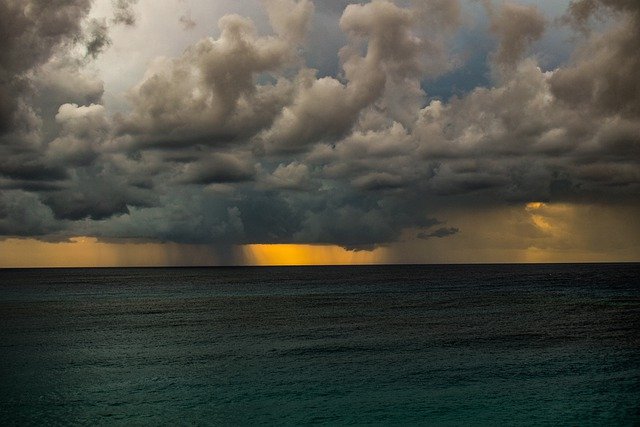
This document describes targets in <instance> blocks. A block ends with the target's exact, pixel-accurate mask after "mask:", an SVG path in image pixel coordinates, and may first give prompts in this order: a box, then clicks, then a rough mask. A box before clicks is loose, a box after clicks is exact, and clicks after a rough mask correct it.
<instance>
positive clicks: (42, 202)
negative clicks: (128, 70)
mask: <svg viewBox="0 0 640 427" xmlns="http://www.w3.org/2000/svg"><path fill="white" fill-rule="evenodd" d="M108 4H109V8H107V9H105V6H104V5H102V6H100V7H102V9H98V10H100V11H101V12H100V13H97V12H95V11H93V12H92V2H91V1H89V0H87V1H79V0H76V1H65V2H45V3H43V2H39V1H22V2H17V1H13V0H0V12H1V13H0V20H2V24H3V25H2V26H1V27H0V28H2V30H1V31H2V32H3V40H5V42H4V49H3V50H2V52H0V77H2V78H1V79H0V132H1V134H0V191H1V192H2V193H1V196H0V235H2V236H18V237H20V236H22V237H27V236H35V237H37V238H40V239H45V240H64V239H66V238H68V237H72V236H77V235H86V236H95V237H98V238H100V239H143V240H144V241H149V240H152V241H162V242H167V241H170V242H178V243H199V244H201V243H204V244H214V245H216V246H218V247H219V248H230V247H232V246H233V245H238V244H256V243H311V244H337V245H341V246H343V247H345V248H348V249H352V250H370V249H374V248H376V247H379V246H381V245H386V246H388V245H393V244H394V242H399V241H405V240H411V241H416V239H417V240H420V241H421V242H422V243H423V244H435V243H434V242H436V243H437V242H444V241H458V240H459V239H462V238H464V236H466V235H469V236H476V235H479V234H478V232H477V230H474V229H471V228H470V223H469V222H465V221H463V220H462V219H460V218H461V217H460V215H459V213H457V212H460V211H465V212H470V211H472V210H473V209H483V210H485V211H486V210H491V209H495V210H500V209H512V207H513V206H514V205H517V204H520V205H521V206H529V205H527V203H531V202H538V203H541V202H550V203H551V204H550V205H549V206H552V205H553V203H563V204H565V205H568V204H574V205H576V206H578V205H581V206H591V205H602V206H605V205H606V206H620V207H621V209H622V208H624V209H625V212H628V211H629V210H631V211H634V210H636V211H637V210H639V206H638V199H637V195H638V194H639V191H640V172H639V171H640V115H639V114H640V92H639V88H640V86H639V83H638V81H639V79H638V72H637V70H638V69H639V65H640V53H639V51H638V45H637V40H638V39H639V38H640V32H639V31H640V30H639V28H640V7H638V4H637V2H634V1H624V0H576V1H574V2H572V3H570V5H569V7H568V9H567V10H566V11H561V12H559V14H560V15H561V18H559V17H558V16H547V12H546V11H545V12H543V10H542V9H541V8H538V7H535V6H531V5H530V4H529V5H524V4H520V3H518V2H517V0H510V1H504V2H499V1H493V2H490V1H486V2H483V3H482V6H484V8H483V7H482V6H480V7H476V6H478V5H477V4H475V6H474V4H472V3H467V2H462V1H461V2H459V1H442V0H428V1H415V2H410V1H391V0H372V1H370V2H348V1H329V2H321V1H315V2H314V1H311V0H263V1H259V2H258V1H256V2H255V4H253V3H252V5H251V8H255V11H256V12H255V14H253V15H252V16H251V17H248V16H244V15H241V14H237V13H231V12H234V11H235V12H238V11H240V9H242V8H241V7H240V6H238V4H236V3H233V4H231V3H229V4H228V5H227V3H225V2H221V3H220V5H219V7H220V9H221V10H222V9H224V8H225V7H226V8H228V10H229V12H230V13H221V16H219V17H218V18H219V19H217V22H216V21H212V22H205V21H203V18H201V17H200V16H198V18H197V20H198V22H197V25H195V22H194V21H193V20H192V19H191V17H190V15H188V16H187V15H184V16H183V18H184V19H182V18H180V19H179V20H178V18H176V16H172V17H171V25H174V26H175V29H176V30H177V31H179V34H180V37H183V38H184V40H188V42H185V44H184V46H183V49H182V50H181V52H180V53H175V52H167V53H166V55H164V56H158V57H156V58H154V59H153V60H152V61H149V63H148V64H145V72H144V73H141V74H140V75H139V76H127V80H132V81H133V80H134V79H136V78H137V83H135V84H132V85H131V87H129V88H128V90H127V91H126V93H125V94H115V93H111V92H109V91H110V90H113V89H112V88H110V87H109V85H106V84H105V83H103V81H102V80H101V73H105V72H107V71H108V72H114V71H113V70H118V69H119V68H118V67H119V66H120V64H119V63H109V62H105V61H100V58H101V57H102V56H105V52H109V50H110V49H113V50H114V51H118V52H124V51H126V49H127V48H128V47H127V46H122V45H119V44H118V42H117V40H118V39H117V38H113V39H112V38H111V34H112V31H116V30H117V31H126V32H130V33H127V34H132V35H133V34H136V33H135V32H136V31H139V28H138V25H141V23H142V22H143V20H140V21H138V23H137V24H136V18H140V17H144V16H145V13H149V10H148V9H147V8H148V7H149V6H148V5H147V3H146V2H136V1H114V2H111V3H108ZM94 7H95V5H94ZM190 7H193V8H195V7H197V5H196V4H195V3H194V4H193V5H190ZM246 7H247V8H249V6H246ZM105 10H107V12H105V13H102V12H104V11H105ZM194 10H195V9H194ZM252 10H253V9H252ZM471 10H476V11H480V10H482V11H484V13H485V15H483V16H482V17H472V16H469V11H471ZM545 10H546V9H545ZM180 13H183V12H180ZM189 13H191V11H189ZM594 22H596V23H597V25H593V23H594ZM327 23H331V25H332V27H331V28H333V29H335V31H336V32H338V33H339V34H338V35H336V34H333V33H332V34H323V33H322V32H321V30H320V27H321V26H322V25H327ZM482 23H484V24H486V28H483V27H482ZM320 24H322V25H320ZM554 25H564V27H563V28H564V29H563V31H575V34H577V35H579V37H575V39H574V41H573V42H572V43H573V44H572V48H573V53H572V54H571V56H570V57H568V58H566V59H565V60H564V61H563V62H562V63H560V64H559V65H558V66H557V67H555V66H554V68H553V69H548V68H545V66H544V61H542V58H543V57H544V52H543V51H541V50H540V49H541V47H540V46H542V45H541V44H539V42H540V41H541V40H544V37H545V35H546V34H547V33H548V32H552V31H558V30H557V28H556V27H555V26H554ZM205 28H206V30H205ZM183 29H188V30H189V31H188V32H184V31H182V30H183ZM472 31H485V32H486V34H485V37H486V40H490V41H491V43H493V48H492V49H491V50H487V52H485V53H484V64H483V68H482V71H479V72H480V73H486V74H487V76H486V79H488V80H487V81H488V83H487V84H486V85H483V86H478V87H475V88H472V89H471V90H468V91H466V92H463V93H461V92H458V91H456V90H454V89H453V88H452V90H451V94H450V96H448V97H438V98H433V97H432V96H431V94H430V93H429V90H428V87H429V82H432V81H434V79H438V78H452V77H451V76H454V75H458V74H456V72H457V70H458V69H459V68H460V67H464V66H465V61H466V60H467V59H468V57H469V55H468V51H467V48H468V47H467V46H465V43H466V42H465V40H466V38H465V37H468V34H471V32H472ZM312 35H313V37H314V39H312V38H311V36H312ZM153 36H155V37H160V36H162V35H161V34H159V33H156V34H154V35H153ZM132 40H136V39H135V37H133V36H132ZM324 40H326V43H325V45H326V46H334V45H335V44H336V43H341V44H340V46H337V47H336V48H335V49H334V50H333V51H331V52H330V53H327V52H326V51H322V52H320V51H318V46H321V45H323V41H324ZM148 42H149V43H151V42H152V40H151V39H150V40H149V41H148ZM132 43H133V42H132ZM132 49H134V50H135V49H139V50H143V49H144V46H133V47H132ZM107 55H108V54H107ZM96 61H97V62H96ZM318 61H326V64H327V66H326V67H325V66H323V64H322V63H320V64H318ZM312 63H313V64H314V65H311V64H312ZM96 64H100V67H98V66H96ZM101 67H102V68H101ZM109 67H112V68H109ZM133 68H135V67H132V69H133ZM333 69H335V71H331V70H333ZM487 70H488V71H487ZM105 93H109V94H110V96H111V98H110V99H115V98H116V97H121V99H122V105H123V106H124V107H122V106H120V107H119V108H118V109H117V110H116V109H115V108H113V106H112V105H110V104H109V103H108V102H105V101H104V98H105ZM454 94H455V95H454ZM531 206H533V205H531ZM563 206H564V205H563ZM531 209H533V208H531ZM550 209H551V208H549V209H546V210H539V212H543V211H544V212H546V213H549V212H552V211H551V210H550ZM526 212H529V211H526ZM531 212H533V211H531ZM536 212H538V211H536ZM539 212H538V213H536V214H535V215H538V216H540V213H539ZM447 215H451V217H452V218H454V220H453V221H452V220H451V219H450V218H448V217H447ZM535 215H534V214H533V213H530V215H529V216H528V217H527V218H529V217H530V218H529V219H528V221H529V223H528V225H527V226H526V227H525V226H523V227H521V228H520V230H521V231H522V233H523V239H538V237H539V235H541V234H540V233H543V234H544V232H548V230H546V231H545V230H544V226H543V225H541V224H543V223H540V224H538V225H537V226H536V225H535V223H532V222H531V221H534V220H535V219H536V218H537V217H536V216H535ZM487 217H489V216H487ZM532 218H533V219H532ZM455 220H460V221H462V222H465V223H464V224H458V223H456V222H455ZM531 224H533V225H531ZM477 226H478V227H481V226H482V225H481V224H477ZM460 230H464V232H461V231H460ZM527 230H528V231H527ZM537 236H538V237H537ZM572 241H573V240H572ZM223 252H224V251H223Z"/></svg>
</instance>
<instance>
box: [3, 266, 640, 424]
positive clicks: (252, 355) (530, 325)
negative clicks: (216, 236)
mask: <svg viewBox="0 0 640 427" xmlns="http://www.w3.org/2000/svg"><path fill="white" fill-rule="evenodd" d="M312 423H320V424H331V425H335V424H338V425H342V424H377V425H388V424H429V425H549V424H553V425H638V424H639V423H640V264H585V265H575V264H574V265H571V264H565V265H477V266H476V265H469V266H460V265H457V266H360V267H281V268H202V269H196V268H175V269H160V268H150V269H42V270H0V425H68V424H74V425H75V424H80V425H83V424H91V425H94V424H121V425H122V424H126V425H130V424H134V425H176V424H177V425H193V424H197V425H210V424H212V425H218V424H224V425H228V424H234V425H235V424H241V425H255V424H287V425H299V424H312Z"/></svg>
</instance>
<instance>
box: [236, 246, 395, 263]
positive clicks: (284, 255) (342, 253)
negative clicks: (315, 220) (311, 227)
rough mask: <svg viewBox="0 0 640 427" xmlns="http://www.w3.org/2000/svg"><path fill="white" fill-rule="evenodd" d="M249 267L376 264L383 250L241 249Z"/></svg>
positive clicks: (323, 248)
mask: <svg viewBox="0 0 640 427" xmlns="http://www.w3.org/2000/svg"><path fill="white" fill-rule="evenodd" d="M242 249H243V252H244V256H245V260H246V263H247V264H251V265H340V264H376V263H383V262H385V259H386V252H387V250H386V249H385V248H376V249H375V250H373V251H349V250H347V249H344V248H342V247H340V246H334V245H299V244H279V245H268V244H255V245H245V246H243V248H242Z"/></svg>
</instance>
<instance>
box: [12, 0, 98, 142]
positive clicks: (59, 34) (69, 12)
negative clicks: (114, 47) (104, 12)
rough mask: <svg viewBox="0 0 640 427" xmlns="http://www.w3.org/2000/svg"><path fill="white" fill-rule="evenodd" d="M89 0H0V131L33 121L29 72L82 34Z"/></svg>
mask: <svg viewBox="0 0 640 427" xmlns="http://www.w3.org/2000/svg"><path fill="white" fill-rule="evenodd" d="M90 6H91V1H90V0H69V1H62V0H56V1H47V2H44V1H38V0H25V1H10V0H3V1H0V39H1V40H2V49H0V134H3V133H7V132H9V131H11V130H14V129H16V128H19V127H21V126H25V125H26V124H27V123H29V122H30V117H29V116H30V114H31V112H30V110H29V108H27V107H25V105H24V104H23V101H22V96H23V95H24V94H25V92H27V91H28V89H29V88H30V86H29V80H28V75H27V74H28V72H29V71H30V70H32V69H34V68H35V67H37V66H38V65H41V64H43V63H44V62H46V61H47V60H48V59H49V58H50V57H51V55H52V54H53V52H54V51H55V50H56V49H58V48H60V47H61V46H63V45H65V44H67V43H72V42H74V40H77V39H79V38H81V35H82V19H83V18H84V17H85V16H86V15H87V14H88V12H89V9H90Z"/></svg>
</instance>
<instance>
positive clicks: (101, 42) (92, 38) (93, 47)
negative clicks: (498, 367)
mask: <svg viewBox="0 0 640 427" xmlns="http://www.w3.org/2000/svg"><path fill="white" fill-rule="evenodd" d="M86 38H87V41H86V46H87V55H89V56H91V57H93V58H95V57H97V56H98V55H100V54H101V53H102V52H103V51H104V50H105V49H106V48H107V47H109V45H111V39H110V38H109V28H108V27H107V23H106V20H104V19H103V20H97V19H92V20H91V21H90V22H89V26H88V29H87V35H86Z"/></svg>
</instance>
